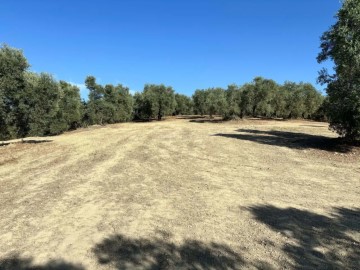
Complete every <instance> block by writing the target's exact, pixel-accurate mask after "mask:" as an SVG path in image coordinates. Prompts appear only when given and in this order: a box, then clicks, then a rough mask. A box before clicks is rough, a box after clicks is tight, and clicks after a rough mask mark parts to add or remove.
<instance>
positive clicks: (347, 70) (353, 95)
mask: <svg viewBox="0 0 360 270" xmlns="http://www.w3.org/2000/svg"><path fill="white" fill-rule="evenodd" d="M359 33H360V2H359V1H358V0H346V1H343V5H342V7H341V9H340V10H339V12H338V14H337V22H336V23H335V24H334V25H332V26H331V27H330V29H329V30H328V31H326V32H325V33H324V34H323V35H322V37H321V52H320V53H319V55H318V57H317V60H318V62H319V63H321V62H323V61H326V60H332V61H333V62H334V64H335V67H334V70H335V74H329V73H328V71H327V70H326V69H323V70H321V71H320V73H319V78H318V80H319V82H321V83H323V84H327V89H326V91H327V94H328V110H327V112H328V118H329V121H330V126H331V128H332V129H334V130H335V131H337V132H338V133H339V134H340V135H341V136H345V137H347V138H348V139H351V140H359V139H360V35H359Z"/></svg>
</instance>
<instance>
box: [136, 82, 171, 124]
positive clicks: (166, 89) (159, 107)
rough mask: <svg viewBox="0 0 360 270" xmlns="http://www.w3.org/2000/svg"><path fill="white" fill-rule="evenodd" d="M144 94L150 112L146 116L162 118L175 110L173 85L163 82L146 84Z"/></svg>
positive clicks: (145, 105) (145, 103) (147, 109)
mask: <svg viewBox="0 0 360 270" xmlns="http://www.w3.org/2000/svg"><path fill="white" fill-rule="evenodd" d="M142 95H143V97H142V101H143V103H144V107H145V108H146V112H147V113H149V114H148V115H147V117H146V118H148V119H149V118H157V119H158V120H161V119H162V117H163V116H166V115H171V114H172V113H173V112H174V109H175V105H176V101H175V94H174V90H173V89H172V87H170V86H165V85H163V84H160V85H155V84H146V85H145V87H144V92H143V93H142Z"/></svg>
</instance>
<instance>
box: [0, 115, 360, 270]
mask: <svg viewBox="0 0 360 270" xmlns="http://www.w3.org/2000/svg"><path fill="white" fill-rule="evenodd" d="M335 137H336V135H335V134H334V133H332V132H331V131H329V130H328V125H327V124H326V123H320V122H309V121H271V120H257V119H250V120H244V121H232V122H221V121H208V120H207V119H202V118H199V119H197V118H194V119H175V120H174V119H172V120H167V121H161V122H150V123H126V124H116V125H109V126H105V127H91V128H87V129H81V130H77V131H73V132H69V133H66V134H63V135H61V136H55V137H47V138H26V139H25V143H21V142H19V141H12V142H4V143H2V144H0V206H1V207H0V269H1V270H4V269H20V270H25V269H27V270H28V269H31V270H33V269H40V270H43V269H57V270H58V269H65V270H80V269H88V270H91V269H315V268H317V269H360V151H359V149H358V148H356V147H348V146H345V145H341V144H339V141H338V140H337V139H335Z"/></svg>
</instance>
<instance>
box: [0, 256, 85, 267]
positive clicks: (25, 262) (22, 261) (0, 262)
mask: <svg viewBox="0 0 360 270" xmlns="http://www.w3.org/2000/svg"><path fill="white" fill-rule="evenodd" d="M0 270H85V268H84V267H82V266H80V265H74V264H71V263H67V262H64V261H56V260H51V261H49V262H48V263H46V264H44V265H34V264H33V259H31V258H21V257H19V256H18V255H15V256H12V257H8V258H5V259H1V258H0Z"/></svg>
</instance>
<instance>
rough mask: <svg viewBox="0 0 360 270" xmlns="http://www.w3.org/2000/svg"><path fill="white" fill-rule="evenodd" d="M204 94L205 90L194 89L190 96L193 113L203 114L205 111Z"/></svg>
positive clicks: (205, 93)
mask: <svg viewBox="0 0 360 270" xmlns="http://www.w3.org/2000/svg"><path fill="white" fill-rule="evenodd" d="M206 95H207V92H206V91H205V90H196V91H195V93H194V94H193V96H192V99H193V103H194V113H195V114H200V115H204V114H205V113H206V104H205V103H206Z"/></svg>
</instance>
